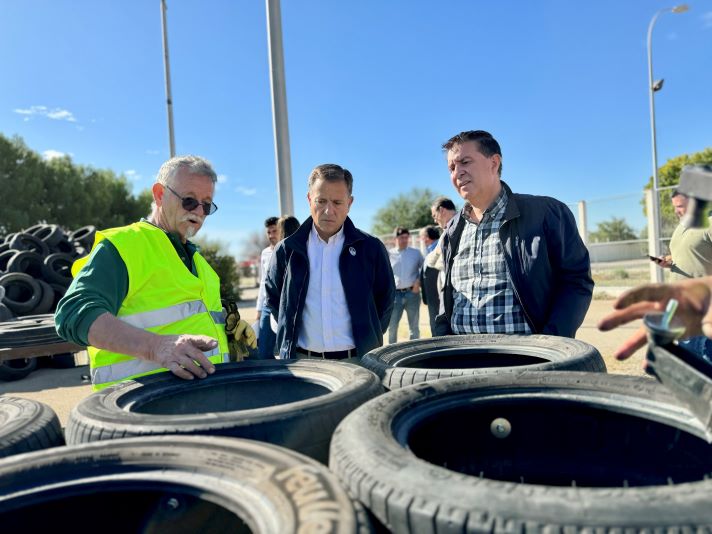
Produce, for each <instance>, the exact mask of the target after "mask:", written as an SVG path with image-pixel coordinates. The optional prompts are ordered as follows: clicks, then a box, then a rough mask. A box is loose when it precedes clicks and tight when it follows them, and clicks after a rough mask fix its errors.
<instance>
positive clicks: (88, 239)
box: [69, 225, 96, 250]
mask: <svg viewBox="0 0 712 534" xmlns="http://www.w3.org/2000/svg"><path fill="white" fill-rule="evenodd" d="M95 235H96V227H95V226H91V225H90V226H82V227H81V228H77V229H76V230H74V231H73V232H71V233H70V234H69V240H70V241H72V242H75V241H77V242H79V243H80V244H81V245H82V246H83V247H84V248H85V249H86V250H91V247H92V246H93V245H94V236H95Z"/></svg>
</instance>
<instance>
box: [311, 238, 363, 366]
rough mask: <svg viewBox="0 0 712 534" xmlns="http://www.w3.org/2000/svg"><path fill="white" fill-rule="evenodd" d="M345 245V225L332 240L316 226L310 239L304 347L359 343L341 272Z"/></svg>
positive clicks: (344, 347) (339, 347) (324, 349)
mask: <svg viewBox="0 0 712 534" xmlns="http://www.w3.org/2000/svg"><path fill="white" fill-rule="evenodd" d="M343 247H344V227H343V226H342V227H341V230H339V231H338V232H337V233H336V234H334V235H333V236H331V237H330V238H329V241H328V242H325V241H324V240H323V239H322V238H321V237H319V234H318V233H317V231H316V227H315V226H312V230H311V232H310V234H309V240H308V241H307V255H308V256H309V287H308V288H307V297H306V301H305V303H304V310H303V311H302V325H301V329H300V331H299V337H298V346H299V347H301V348H303V349H307V350H313V351H316V352H332V351H337V350H348V349H353V348H355V347H356V344H355V343H354V338H353V331H352V330H351V315H350V314H349V309H348V306H347V304H346V295H345V294H344V286H343V285H342V283H341V273H340V272H339V256H340V255H341V250H342V249H343Z"/></svg>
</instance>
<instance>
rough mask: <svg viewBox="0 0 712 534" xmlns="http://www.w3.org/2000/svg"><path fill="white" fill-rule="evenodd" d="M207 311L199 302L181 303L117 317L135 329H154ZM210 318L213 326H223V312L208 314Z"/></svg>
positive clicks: (201, 302) (203, 304)
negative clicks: (213, 322)
mask: <svg viewBox="0 0 712 534" xmlns="http://www.w3.org/2000/svg"><path fill="white" fill-rule="evenodd" d="M207 311H208V309H207V308H206V307H205V303H204V302H203V301H201V300H194V301H192V302H183V303H181V304H174V305H173V306H168V307H167V308H161V309H160V310H151V311H147V312H141V313H134V314H132V315H122V316H120V317H119V319H120V320H122V321H123V322H125V323H127V324H130V325H131V326H135V327H136V328H143V329H144V330H145V329H146V328H155V327H157V326H162V325H164V324H170V323H175V322H178V321H180V320H181V319H186V318H188V317H190V316H192V315H197V314H199V313H205V312H207ZM210 316H211V317H212V318H213V321H215V324H225V314H224V313H223V312H214V311H211V312H210Z"/></svg>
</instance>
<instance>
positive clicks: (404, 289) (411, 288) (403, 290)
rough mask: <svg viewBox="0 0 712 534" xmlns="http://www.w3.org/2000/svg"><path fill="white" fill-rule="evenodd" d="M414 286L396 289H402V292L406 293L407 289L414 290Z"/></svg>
mask: <svg viewBox="0 0 712 534" xmlns="http://www.w3.org/2000/svg"><path fill="white" fill-rule="evenodd" d="M412 290H413V286H410V287H404V288H403V289H396V291H400V292H401V293H405V292H406V291H412Z"/></svg>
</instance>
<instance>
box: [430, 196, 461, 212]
mask: <svg viewBox="0 0 712 534" xmlns="http://www.w3.org/2000/svg"><path fill="white" fill-rule="evenodd" d="M433 208H435V209H436V210H439V209H440V208H445V209H446V210H450V211H457V210H456V208H455V203H454V202H453V201H452V200H450V199H449V198H447V197H438V198H436V199H435V200H434V201H433Z"/></svg>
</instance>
